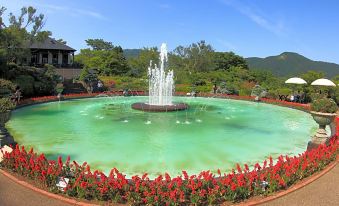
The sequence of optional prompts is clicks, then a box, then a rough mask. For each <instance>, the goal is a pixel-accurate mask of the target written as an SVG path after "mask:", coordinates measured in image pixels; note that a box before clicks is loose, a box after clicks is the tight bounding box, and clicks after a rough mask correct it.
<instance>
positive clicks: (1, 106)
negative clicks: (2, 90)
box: [0, 98, 15, 113]
mask: <svg viewBox="0 0 339 206" xmlns="http://www.w3.org/2000/svg"><path fill="white" fill-rule="evenodd" d="M14 108H15V104H14V103H13V102H12V101H11V99H10V98H1V99H0V113H2V112H6V111H8V110H12V109H14Z"/></svg>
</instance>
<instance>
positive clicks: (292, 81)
mask: <svg viewBox="0 0 339 206" xmlns="http://www.w3.org/2000/svg"><path fill="white" fill-rule="evenodd" d="M285 83H286V84H299V85H301V84H307V82H306V81H305V80H303V79H302V78H299V77H293V78H289V79H288V80H286V81H285ZM295 89H296V88H295V86H293V87H292V95H293V101H294V98H295V96H294V95H295V92H294V90H295ZM291 97H292V96H291ZM297 98H298V100H297V101H299V98H300V95H299V91H298V94H297ZM291 100H292V99H291Z"/></svg>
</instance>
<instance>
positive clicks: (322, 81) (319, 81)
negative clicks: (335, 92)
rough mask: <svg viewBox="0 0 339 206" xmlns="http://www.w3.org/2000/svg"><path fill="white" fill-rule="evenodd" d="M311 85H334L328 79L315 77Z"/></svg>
mask: <svg viewBox="0 0 339 206" xmlns="http://www.w3.org/2000/svg"><path fill="white" fill-rule="evenodd" d="M311 85H312V86H325V87H335V86H336V85H335V84H334V83H333V82H332V81H331V80H328V79H317V80H315V81H313V82H312V83H311ZM329 93H330V91H328V94H329ZM320 94H321V90H320Z"/></svg>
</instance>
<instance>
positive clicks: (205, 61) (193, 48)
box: [172, 40, 214, 72]
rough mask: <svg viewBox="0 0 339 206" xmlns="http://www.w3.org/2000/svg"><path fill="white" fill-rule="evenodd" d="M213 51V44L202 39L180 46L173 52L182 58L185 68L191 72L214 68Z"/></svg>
mask: <svg viewBox="0 0 339 206" xmlns="http://www.w3.org/2000/svg"><path fill="white" fill-rule="evenodd" d="M213 52H214V50H213V48H212V46H211V45H210V44H206V42H205V41H203V40H202V41H200V42H197V43H193V44H191V45H189V46H188V47H183V46H178V47H177V48H175V49H174V51H173V53H172V54H173V55H177V56H179V57H180V58H182V60H183V62H184V65H185V68H184V69H186V70H188V71H189V72H206V71H211V70H213V67H214V66H213V61H212V53H213Z"/></svg>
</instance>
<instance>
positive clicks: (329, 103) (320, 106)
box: [311, 98, 338, 113]
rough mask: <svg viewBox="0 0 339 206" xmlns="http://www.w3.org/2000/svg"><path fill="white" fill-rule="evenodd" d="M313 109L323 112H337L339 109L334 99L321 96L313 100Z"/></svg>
mask: <svg viewBox="0 0 339 206" xmlns="http://www.w3.org/2000/svg"><path fill="white" fill-rule="evenodd" d="M311 110H312V111H315V112H322V113H335V112H336V111H337V110H338V106H337V104H336V103H335V101H334V100H333V99H330V98H321V99H316V100H314V101H313V102H312V104H311Z"/></svg>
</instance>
